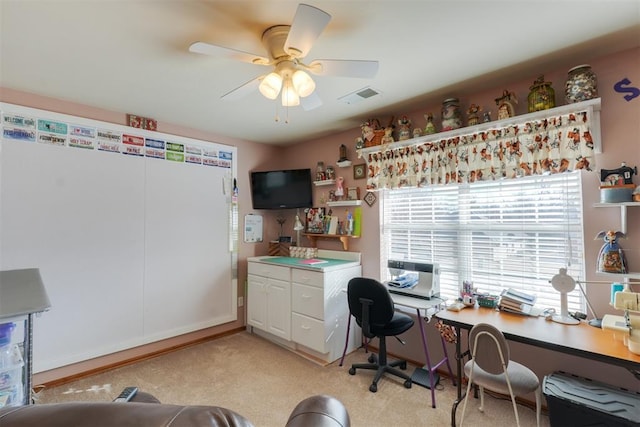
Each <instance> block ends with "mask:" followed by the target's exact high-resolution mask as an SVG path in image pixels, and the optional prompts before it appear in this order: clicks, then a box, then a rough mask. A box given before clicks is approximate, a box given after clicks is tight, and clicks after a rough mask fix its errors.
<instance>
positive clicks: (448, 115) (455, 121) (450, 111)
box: [442, 98, 462, 132]
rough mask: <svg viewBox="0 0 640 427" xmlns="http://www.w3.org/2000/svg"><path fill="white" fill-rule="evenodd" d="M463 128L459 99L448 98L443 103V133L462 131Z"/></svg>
mask: <svg viewBox="0 0 640 427" xmlns="http://www.w3.org/2000/svg"><path fill="white" fill-rule="evenodd" d="M461 127H462V113H461V112H460V101H459V100H458V98H448V99H445V100H444V101H443V102H442V131H443V132H446V131H448V130H454V129H460V128H461Z"/></svg>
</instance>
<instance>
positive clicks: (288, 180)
mask: <svg viewBox="0 0 640 427" xmlns="http://www.w3.org/2000/svg"><path fill="white" fill-rule="evenodd" d="M251 200H252V202H253V209H292V208H310V207H311V206H312V205H313V193H312V182H311V169H289V170H277V171H264V172H251Z"/></svg>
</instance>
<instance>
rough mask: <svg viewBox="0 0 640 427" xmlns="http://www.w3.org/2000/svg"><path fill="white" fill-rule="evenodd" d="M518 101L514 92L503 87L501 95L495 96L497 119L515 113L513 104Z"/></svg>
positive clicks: (511, 115) (505, 117) (506, 117)
mask: <svg viewBox="0 0 640 427" xmlns="http://www.w3.org/2000/svg"><path fill="white" fill-rule="evenodd" d="M517 103H518V98H516V94H515V93H513V92H511V91H509V90H508V89H505V90H504V91H502V96H501V97H500V98H496V105H497V106H498V120H502V119H508V118H509V117H513V116H515V115H516V109H515V105H514V104H517Z"/></svg>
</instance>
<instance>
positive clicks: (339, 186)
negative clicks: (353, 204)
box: [334, 176, 344, 199]
mask: <svg viewBox="0 0 640 427" xmlns="http://www.w3.org/2000/svg"><path fill="white" fill-rule="evenodd" d="M334 194H335V195H336V198H337V199H342V196H344V178H343V177H341V176H339V177H338V178H337V179H336V191H335V193H334Z"/></svg>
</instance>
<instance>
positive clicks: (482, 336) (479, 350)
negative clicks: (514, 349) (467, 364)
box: [469, 323, 510, 375]
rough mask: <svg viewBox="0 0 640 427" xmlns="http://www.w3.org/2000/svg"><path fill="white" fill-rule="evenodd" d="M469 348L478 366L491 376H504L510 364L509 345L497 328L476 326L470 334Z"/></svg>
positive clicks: (485, 325) (483, 324) (481, 324)
mask: <svg viewBox="0 0 640 427" xmlns="http://www.w3.org/2000/svg"><path fill="white" fill-rule="evenodd" d="M469 348H470V349H471V357H472V358H473V359H474V360H475V362H476V364H477V365H478V366H480V367H481V368H482V369H484V370H485V371H487V372H489V373H491V374H495V375H498V374H502V373H503V372H504V370H505V369H506V367H507V365H508V364H509V358H510V352H509V344H508V343H507V340H506V338H505V337H504V335H503V334H502V332H501V331H500V330H499V329H498V328H496V327H495V326H492V325H488V324H486V323H478V324H477V325H475V326H474V327H473V328H472V329H471V332H469Z"/></svg>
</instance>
